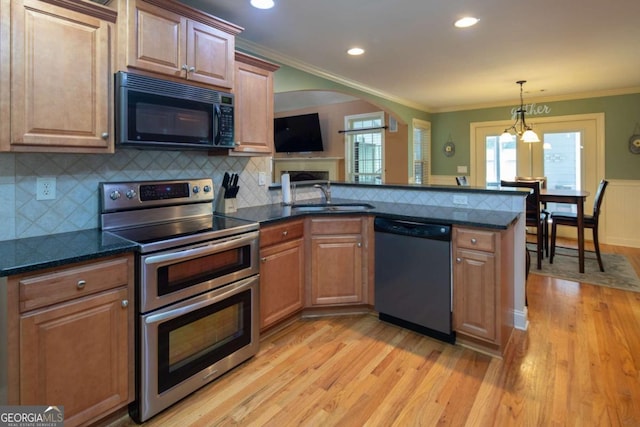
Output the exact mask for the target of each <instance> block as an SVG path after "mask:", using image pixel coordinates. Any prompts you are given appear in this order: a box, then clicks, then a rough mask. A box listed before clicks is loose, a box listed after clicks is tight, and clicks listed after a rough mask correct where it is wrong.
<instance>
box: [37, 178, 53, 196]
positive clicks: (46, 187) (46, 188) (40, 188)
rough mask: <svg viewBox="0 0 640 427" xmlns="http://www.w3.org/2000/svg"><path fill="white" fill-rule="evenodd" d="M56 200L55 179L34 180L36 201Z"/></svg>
mask: <svg viewBox="0 0 640 427" xmlns="http://www.w3.org/2000/svg"><path fill="white" fill-rule="evenodd" d="M55 198H56V179H55V178H37V179H36V200H53V199H55Z"/></svg>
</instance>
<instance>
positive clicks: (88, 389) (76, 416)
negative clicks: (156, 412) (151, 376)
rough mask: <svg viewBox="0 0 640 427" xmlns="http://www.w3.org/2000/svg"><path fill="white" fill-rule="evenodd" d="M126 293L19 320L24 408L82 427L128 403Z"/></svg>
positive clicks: (123, 290)
mask: <svg viewBox="0 0 640 427" xmlns="http://www.w3.org/2000/svg"><path fill="white" fill-rule="evenodd" d="M123 301H128V291H127V288H126V287H123V288H118V289H114V290H110V291H107V292H105V293H102V294H99V295H96V296H91V297H86V298H79V299H77V300H73V301H72V302H70V303H68V304H64V305H61V306H58V307H52V308H50V309H44V310H38V311H36V312H33V313H30V314H27V315H24V316H21V317H20V404H21V405H43V404H44V405H49V404H50V405H64V411H65V425H78V424H81V423H83V422H86V421H88V420H91V419H93V418H94V417H96V416H99V415H101V414H104V413H105V411H107V410H109V409H113V408H118V407H120V406H122V405H124V404H126V403H128V402H129V400H128V391H129V390H128V383H129V379H128V375H127V369H128V368H127V365H128V346H127V335H128V326H127V323H128V319H127V317H128V316H127V314H128V312H127V310H126V308H123V307H122V303H123Z"/></svg>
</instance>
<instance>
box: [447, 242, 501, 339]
mask: <svg viewBox="0 0 640 427" xmlns="http://www.w3.org/2000/svg"><path fill="white" fill-rule="evenodd" d="M455 256H456V259H455V262H454V271H453V274H454V277H453V283H454V289H453V295H454V309H453V311H454V329H455V330H456V331H459V332H464V333H467V334H469V335H473V336H475V337H477V338H481V339H484V340H487V341H495V340H496V338H497V323H496V285H495V283H496V278H495V255H494V254H493V253H489V252H480V251H472V250H465V249H457V250H456V251H455Z"/></svg>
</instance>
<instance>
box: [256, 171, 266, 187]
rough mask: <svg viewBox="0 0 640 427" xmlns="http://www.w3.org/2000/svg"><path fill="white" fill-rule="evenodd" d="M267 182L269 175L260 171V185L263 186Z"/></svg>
mask: <svg viewBox="0 0 640 427" xmlns="http://www.w3.org/2000/svg"><path fill="white" fill-rule="evenodd" d="M266 183H267V175H266V174H265V173H264V172H258V185H260V186H263V185H265V184H266Z"/></svg>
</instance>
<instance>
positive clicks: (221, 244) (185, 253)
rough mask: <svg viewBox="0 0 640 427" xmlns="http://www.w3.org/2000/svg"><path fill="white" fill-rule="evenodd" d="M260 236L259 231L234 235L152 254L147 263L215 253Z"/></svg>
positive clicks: (181, 259)
mask: <svg viewBox="0 0 640 427" xmlns="http://www.w3.org/2000/svg"><path fill="white" fill-rule="evenodd" d="M257 236H258V232H253V233H249V234H243V235H241V236H232V237H228V238H225V239H221V240H214V241H212V242H209V243H207V244H206V245H201V246H196V247H195V248H189V249H184V250H181V251H173V252H170V253H166V254H161V255H152V256H149V257H147V258H145V260H144V263H145V264H146V265H153V264H162V263H166V262H174V261H183V260H185V259H190V258H195V257H199V256H201V255H204V254H214V253H218V252H222V251H224V250H227V249H231V248H233V247H239V246H242V245H243V244H245V243H251V241H253V240H255V239H256V238H257Z"/></svg>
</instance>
